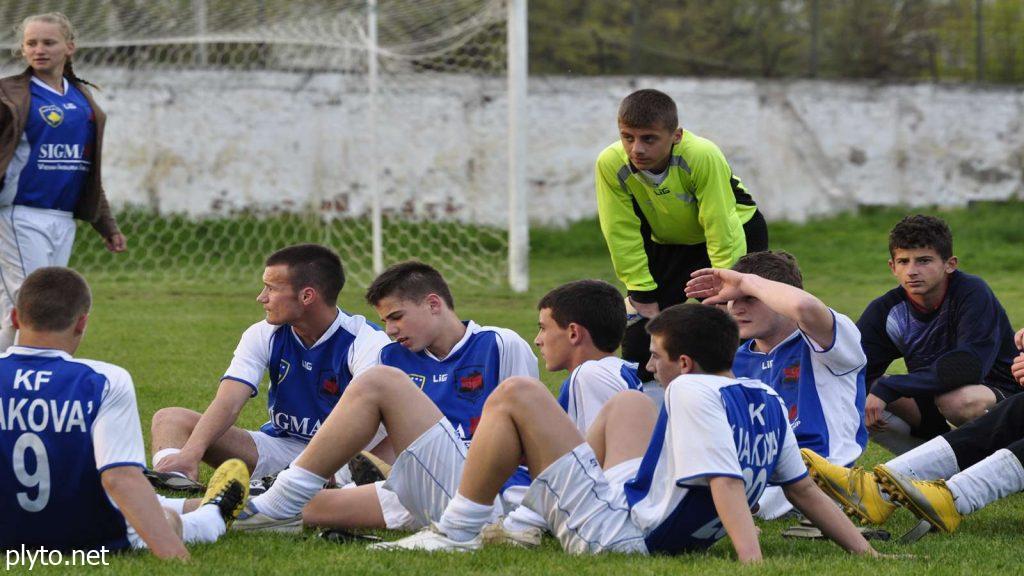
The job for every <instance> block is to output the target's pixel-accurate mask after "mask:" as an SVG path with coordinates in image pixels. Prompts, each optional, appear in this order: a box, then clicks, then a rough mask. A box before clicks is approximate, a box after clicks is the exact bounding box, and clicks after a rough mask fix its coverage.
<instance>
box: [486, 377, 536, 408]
mask: <svg viewBox="0 0 1024 576" xmlns="http://www.w3.org/2000/svg"><path fill="white" fill-rule="evenodd" d="M538 394H547V395H548V396H550V395H551V392H550V391H548V389H547V388H546V387H545V386H544V384H542V383H541V381H540V380H537V379H535V378H530V377H528V376H513V377H511V378H506V379H505V380H504V381H503V382H502V383H501V384H499V385H498V388H497V389H495V390H494V393H492V394H491V398H494V399H495V400H496V401H501V402H515V403H524V402H530V401H531V399H535V398H536V397H537V395H538ZM489 399H490V398H488V400H489Z"/></svg>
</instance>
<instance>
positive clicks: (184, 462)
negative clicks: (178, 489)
mask: <svg viewBox="0 0 1024 576" xmlns="http://www.w3.org/2000/svg"><path fill="white" fill-rule="evenodd" d="M154 470H156V471H157V472H181V473H182V474H184V475H185V476H187V477H188V478H189V479H190V480H194V481H196V482H198V481H199V459H198V458H194V457H192V456H190V455H188V454H186V453H185V452H178V453H177V454H171V455H168V456H165V457H164V458H162V459H161V460H160V463H159V464H158V465H157V466H156V467H155V468H154Z"/></svg>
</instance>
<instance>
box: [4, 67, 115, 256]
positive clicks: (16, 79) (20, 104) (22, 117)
mask: <svg viewBox="0 0 1024 576" xmlns="http://www.w3.org/2000/svg"><path fill="white" fill-rule="evenodd" d="M31 78H32V71H31V68H29V69H26V70H25V71H24V72H22V73H21V74H18V75H17V76H8V77H7V78H0V175H2V174H5V173H6V172H7V166H8V165H9V164H10V163H11V159H13V158H14V152H15V150H17V148H18V144H19V143H20V142H21V135H22V134H23V133H24V132H25V125H26V124H27V123H28V114H29V109H30V108H31V107H32V92H31V90H30V88H29V85H30V82H31ZM75 88H78V89H79V90H80V91H81V92H82V94H83V95H84V96H85V99H86V100H88V101H89V106H92V111H93V114H94V115H95V117H96V142H95V146H93V150H94V152H93V159H92V170H91V171H90V172H89V179H88V180H87V181H86V183H85V189H84V190H82V195H81V196H79V198H78V204H77V205H76V206H75V218H78V219H80V220H84V221H86V222H88V223H90V224H92V227H93V228H95V229H96V231H97V232H99V233H100V235H101V236H103V237H104V238H110V236H111V235H113V234H115V233H117V232H119V230H118V229H117V222H116V221H115V220H114V217H113V215H111V213H110V205H109V204H107V197H106V195H105V194H104V193H103V183H102V181H101V179H100V166H101V165H102V162H101V160H102V151H103V126H104V125H105V124H106V121H107V115H106V114H104V113H103V110H100V107H99V106H98V105H97V104H96V101H95V100H93V98H92V94H90V93H89V91H88V90H87V89H86V88H85V86H83V85H82V84H80V83H77V82H76V83H75Z"/></svg>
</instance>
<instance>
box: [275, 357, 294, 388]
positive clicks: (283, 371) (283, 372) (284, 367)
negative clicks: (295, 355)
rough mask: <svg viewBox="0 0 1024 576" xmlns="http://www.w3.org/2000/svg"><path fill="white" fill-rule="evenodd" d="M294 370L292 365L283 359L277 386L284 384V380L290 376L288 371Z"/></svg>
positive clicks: (278, 372) (278, 371)
mask: <svg viewBox="0 0 1024 576" xmlns="http://www.w3.org/2000/svg"><path fill="white" fill-rule="evenodd" d="M291 369H292V365H291V363H290V362H288V361H287V360H285V359H283V358H282V359H281V367H280V368H278V370H277V374H278V376H277V384H280V383H281V382H284V379H285V378H286V377H287V376H288V371H289V370H291Z"/></svg>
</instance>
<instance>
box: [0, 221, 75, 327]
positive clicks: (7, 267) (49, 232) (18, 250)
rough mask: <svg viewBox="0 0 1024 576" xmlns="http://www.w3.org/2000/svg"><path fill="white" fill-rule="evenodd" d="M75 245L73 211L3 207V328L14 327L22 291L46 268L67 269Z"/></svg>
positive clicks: (0, 291)
mask: <svg viewBox="0 0 1024 576" xmlns="http://www.w3.org/2000/svg"><path fill="white" fill-rule="evenodd" d="M74 243H75V220H74V218H73V217H72V216H71V213H70V212H62V211H59V210H47V209H45V208H33V207H31V206H5V207H4V208H0V285H2V286H0V314H3V317H2V318H0V327H2V328H10V327H11V326H12V324H11V310H13V309H14V304H15V301H16V299H17V297H18V290H20V289H21V284H22V283H23V282H24V281H25V278H26V277H27V276H28V275H29V274H31V273H32V272H34V271H35V270H37V269H39V268H42V267H44V266H67V265H68V260H69V259H70V258H71V246H72V245H73V244H74Z"/></svg>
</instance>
